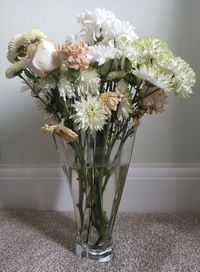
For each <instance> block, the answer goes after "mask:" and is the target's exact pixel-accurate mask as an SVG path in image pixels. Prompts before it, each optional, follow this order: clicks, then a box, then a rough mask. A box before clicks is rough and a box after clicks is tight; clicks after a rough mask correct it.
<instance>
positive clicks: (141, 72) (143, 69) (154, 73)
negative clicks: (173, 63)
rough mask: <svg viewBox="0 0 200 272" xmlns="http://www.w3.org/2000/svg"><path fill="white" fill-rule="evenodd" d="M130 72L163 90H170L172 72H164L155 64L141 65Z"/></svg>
mask: <svg viewBox="0 0 200 272" xmlns="http://www.w3.org/2000/svg"><path fill="white" fill-rule="evenodd" d="M132 73H133V74H134V75H135V76H137V77H139V78H140V79H142V80H145V81H148V82H149V83H151V84H153V85H154V86H157V87H159V88H160V89H163V90H165V91H166V92H170V91H172V74H164V73H163V71H162V70H161V69H160V68H159V67H156V65H154V66H151V65H145V64H144V65H141V66H140V67H139V68H137V69H135V70H132Z"/></svg>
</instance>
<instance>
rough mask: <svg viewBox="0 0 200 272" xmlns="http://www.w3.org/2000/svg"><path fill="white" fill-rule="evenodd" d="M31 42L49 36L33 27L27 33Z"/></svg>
mask: <svg viewBox="0 0 200 272" xmlns="http://www.w3.org/2000/svg"><path fill="white" fill-rule="evenodd" d="M26 35H27V37H28V38H29V40H30V42H31V43H35V42H40V41H41V40H42V39H46V38H47V36H46V35H45V34H44V33H43V32H42V31H41V30H39V29H32V30H31V31H29V32H28V33H26Z"/></svg>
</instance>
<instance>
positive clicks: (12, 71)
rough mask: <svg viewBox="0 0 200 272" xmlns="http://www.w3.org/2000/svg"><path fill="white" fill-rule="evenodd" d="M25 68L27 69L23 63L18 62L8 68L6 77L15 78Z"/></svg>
mask: <svg viewBox="0 0 200 272" xmlns="http://www.w3.org/2000/svg"><path fill="white" fill-rule="evenodd" d="M25 68H26V65H25V64H24V63H23V62H22V61H18V62H16V63H14V64H12V65H10V67H8V68H7V70H6V77H7V78H13V77H15V76H17V74H19V73H20V72H21V71H22V70H23V69H25Z"/></svg>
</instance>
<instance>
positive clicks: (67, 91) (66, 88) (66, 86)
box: [58, 77, 75, 101]
mask: <svg viewBox="0 0 200 272" xmlns="http://www.w3.org/2000/svg"><path fill="white" fill-rule="evenodd" d="M58 90H59V93H60V96H61V97H62V98H63V99H64V100H65V101H66V96H67V97H68V98H72V97H73V96H74V95H75V94H74V88H73V85H72V83H71V82H70V81H69V80H67V79H66V78H65V77H61V78H60V79H59V82H58Z"/></svg>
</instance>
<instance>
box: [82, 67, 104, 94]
mask: <svg viewBox="0 0 200 272" xmlns="http://www.w3.org/2000/svg"><path fill="white" fill-rule="evenodd" d="M99 83H100V78H99V76H98V73H97V71H96V70H95V69H88V70H82V71H81V74H80V79H79V85H78V93H79V95H81V96H86V95H99Z"/></svg>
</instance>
